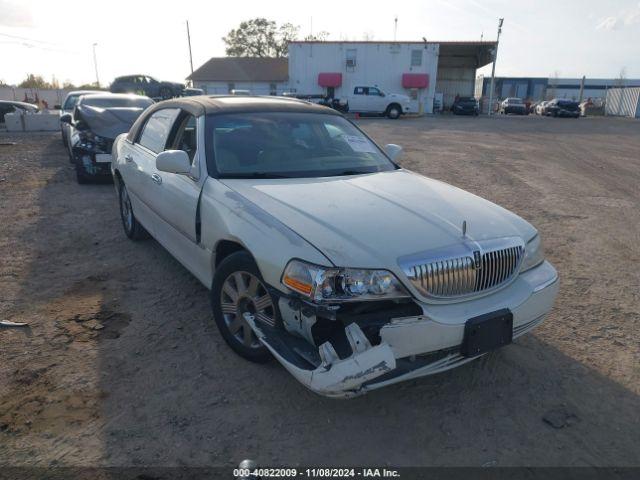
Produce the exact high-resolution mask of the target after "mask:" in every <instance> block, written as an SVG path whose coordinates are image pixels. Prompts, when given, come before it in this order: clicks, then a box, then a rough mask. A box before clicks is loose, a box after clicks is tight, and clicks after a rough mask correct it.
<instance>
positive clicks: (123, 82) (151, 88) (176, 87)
mask: <svg viewBox="0 0 640 480" xmlns="http://www.w3.org/2000/svg"><path fill="white" fill-rule="evenodd" d="M109 90H110V91H111V93H136V94H138V95H146V96H147V97H149V98H153V99H154V100H157V99H162V100H166V99H168V98H173V97H181V96H182V95H183V93H184V85H183V84H182V83H176V82H161V81H160V80H156V79H155V78H153V77H150V76H149V75H127V76H125V77H118V78H116V79H115V80H114V81H113V83H112V84H111V87H109Z"/></svg>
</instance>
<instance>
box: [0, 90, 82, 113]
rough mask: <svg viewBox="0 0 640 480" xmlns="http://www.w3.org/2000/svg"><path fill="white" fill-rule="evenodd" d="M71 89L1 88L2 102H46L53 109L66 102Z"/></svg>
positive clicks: (0, 97)
mask: <svg viewBox="0 0 640 480" xmlns="http://www.w3.org/2000/svg"><path fill="white" fill-rule="evenodd" d="M70 91H71V89H64V88H56V89H53V88H47V89H44V88H18V87H0V100H13V101H17V102H24V101H25V100H26V101H27V102H29V103H33V102H35V100H36V97H37V99H38V100H41V101H42V100H44V101H45V102H47V104H48V105H49V108H53V107H54V106H55V105H60V104H62V102H63V101H64V98H65V97H66V96H67V93H69V92H70Z"/></svg>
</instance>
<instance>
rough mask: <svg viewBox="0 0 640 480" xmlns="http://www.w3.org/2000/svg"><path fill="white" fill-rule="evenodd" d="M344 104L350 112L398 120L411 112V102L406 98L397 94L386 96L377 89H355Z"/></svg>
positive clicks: (364, 87)
mask: <svg viewBox="0 0 640 480" xmlns="http://www.w3.org/2000/svg"><path fill="white" fill-rule="evenodd" d="M342 100H345V99H342ZM346 103H347V104H348V106H349V111H350V112H354V113H365V114H376V115H386V116H387V117H389V118H392V119H397V118H400V116H401V115H403V114H405V113H409V112H410V111H411V100H410V99H409V97H408V96H406V95H401V94H398V93H389V94H387V93H384V92H383V91H382V90H380V89H379V88H378V87H369V86H359V87H355V88H354V89H353V94H352V95H348V96H347V98H346Z"/></svg>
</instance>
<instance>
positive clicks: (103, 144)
mask: <svg viewBox="0 0 640 480" xmlns="http://www.w3.org/2000/svg"><path fill="white" fill-rule="evenodd" d="M153 103H154V102H153V100H151V99H150V98H149V97H143V96H140V95H132V94H114V93H105V94H92V95H82V96H80V98H79V99H78V103H77V104H76V106H75V108H74V111H73V115H72V114H70V113H65V114H64V115H62V116H61V117H60V121H61V122H63V123H65V124H66V125H68V128H69V134H68V135H69V136H68V142H69V158H70V160H71V162H72V163H73V164H74V165H75V170H76V179H77V180H78V183H87V182H88V181H90V180H91V179H94V178H99V177H109V176H110V175H111V170H110V169H109V166H110V164H111V148H112V146H113V141H114V139H115V138H116V137H117V136H118V135H120V134H121V133H123V132H127V131H129V128H131V125H133V122H135V120H136V119H137V118H138V117H139V116H140V114H141V113H142V112H143V111H144V109H145V108H147V107H149V106H150V105H153Z"/></svg>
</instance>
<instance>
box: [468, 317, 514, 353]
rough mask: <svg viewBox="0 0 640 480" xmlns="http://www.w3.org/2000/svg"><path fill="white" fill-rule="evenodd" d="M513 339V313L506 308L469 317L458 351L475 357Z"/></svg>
mask: <svg viewBox="0 0 640 480" xmlns="http://www.w3.org/2000/svg"><path fill="white" fill-rule="evenodd" d="M512 340H513V313H511V311H510V310H509V309H508V308H503V309H502V310H497V311H495V312H489V313H485V314H483V315H479V316H477V317H473V318H470V319H469V320H467V322H466V323H465V325H464V339H463V341H462V346H461V347H460V353H461V354H462V355H463V356H465V357H477V356H478V355H482V354H483V353H486V352H489V351H491V350H495V349H496V348H500V347H503V346H505V345H508V344H510V343H511V342H512Z"/></svg>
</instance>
